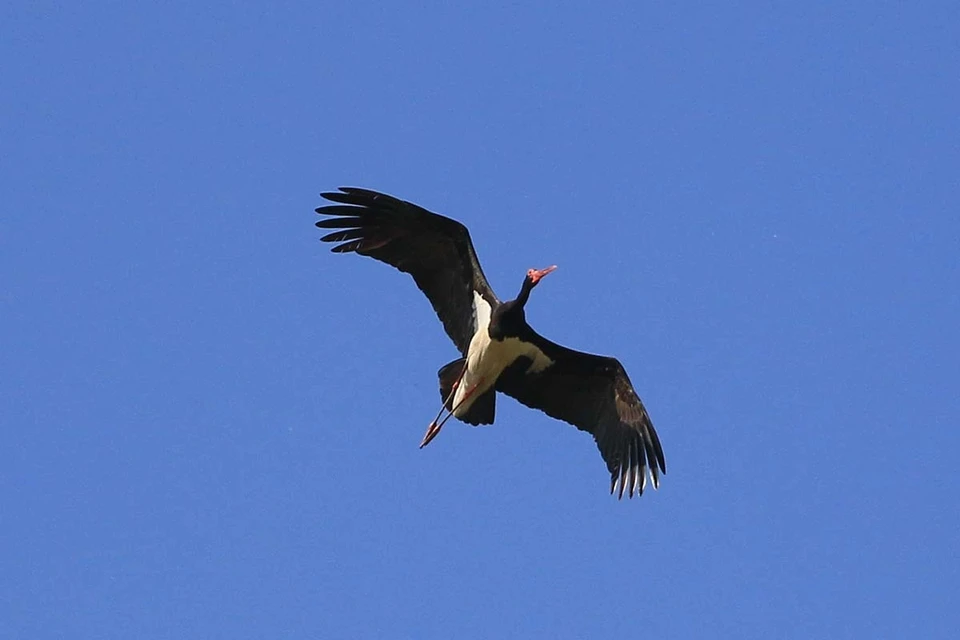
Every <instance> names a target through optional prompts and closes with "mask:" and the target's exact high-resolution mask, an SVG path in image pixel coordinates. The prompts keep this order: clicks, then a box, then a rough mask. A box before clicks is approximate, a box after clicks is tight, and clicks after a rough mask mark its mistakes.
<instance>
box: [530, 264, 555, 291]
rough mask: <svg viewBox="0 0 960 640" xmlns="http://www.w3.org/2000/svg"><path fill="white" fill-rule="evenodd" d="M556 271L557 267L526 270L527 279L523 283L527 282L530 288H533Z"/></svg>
mask: <svg viewBox="0 0 960 640" xmlns="http://www.w3.org/2000/svg"><path fill="white" fill-rule="evenodd" d="M556 269H557V265H553V266H552V267H547V268H546V269H527V278H526V281H525V282H529V283H530V287H531V288H533V287H535V286H537V284H539V282H540V281H541V280H542V279H543V277H544V276H546V275H547V274H550V273H553V272H554V271H555V270H556Z"/></svg>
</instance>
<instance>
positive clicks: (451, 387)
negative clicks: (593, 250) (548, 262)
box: [317, 187, 666, 497]
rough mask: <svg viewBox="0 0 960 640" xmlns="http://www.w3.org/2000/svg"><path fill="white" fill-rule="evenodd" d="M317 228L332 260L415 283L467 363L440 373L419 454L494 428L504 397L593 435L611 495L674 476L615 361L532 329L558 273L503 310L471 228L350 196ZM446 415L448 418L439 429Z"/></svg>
mask: <svg viewBox="0 0 960 640" xmlns="http://www.w3.org/2000/svg"><path fill="white" fill-rule="evenodd" d="M323 197H324V198H326V199H328V200H331V201H333V202H337V203H342V204H336V205H328V206H324V207H320V208H318V209H317V213H320V214H323V215H329V216H333V217H331V218H328V219H325V220H321V221H320V222H318V223H317V226H318V227H321V228H333V229H341V231H335V232H333V233H330V234H328V235H326V236H324V237H323V238H322V240H324V241H327V242H342V244H339V245H338V246H336V247H334V248H333V251H334V252H337V253H344V252H350V251H353V252H356V253H359V254H361V255H368V256H370V257H373V258H375V259H377V260H380V261H382V262H386V263H387V264H390V265H393V266H394V267H396V268H397V269H399V270H401V271H405V272H407V273H410V275H411V276H413V278H414V281H415V282H416V283H417V286H418V287H419V288H420V289H421V290H422V291H423V292H424V293H425V294H426V296H427V298H428V299H429V300H430V302H431V304H432V305H433V308H434V310H435V311H436V312H437V315H438V316H439V317H440V320H441V321H442V323H443V325H444V328H445V329H446V331H447V334H448V335H449V336H450V338H451V339H452V340H453V342H454V344H456V345H457V348H458V349H459V350H460V353H461V355H462V357H461V358H459V359H457V360H454V361H453V362H450V363H448V364H447V365H445V366H444V367H442V368H441V369H440V371H439V378H440V395H441V399H442V403H443V404H442V406H441V410H440V414H438V415H437V418H436V419H435V420H433V421H432V422H431V423H430V426H429V427H428V429H427V433H426V435H425V436H424V439H423V442H422V443H421V445H420V446H421V447H423V446H425V445H426V444H428V443H429V442H430V441H431V440H432V439H433V438H434V437H436V435H437V434H438V433H439V432H440V428H441V427H442V426H443V425H444V423H445V422H446V421H447V420H448V419H449V418H450V417H451V416H453V417H456V418H457V419H459V420H461V421H463V422H466V423H468V424H473V425H478V424H492V423H493V419H494V412H495V405H496V392H498V391H499V392H502V393H506V394H507V395H510V396H513V397H514V398H516V399H517V400H518V401H520V402H521V403H523V404H525V405H527V406H529V407H532V408H536V409H540V410H542V411H543V412H544V413H546V414H547V415H550V416H552V417H554V418H558V419H560V420H564V421H566V422H569V423H570V424H573V425H574V426H576V427H577V428H579V429H581V430H584V431H588V432H590V433H592V434H593V436H594V439H595V440H596V442H597V446H598V448H599V449H600V453H601V455H602V456H603V458H604V460H605V461H606V463H607V468H608V470H609V471H610V473H611V486H610V490H611V492H613V491H614V489H615V488H616V487H617V486H618V485H619V487H620V492H619V495H620V497H622V496H623V494H624V492H625V491H626V492H627V493H628V495H629V496H630V497H632V496H633V495H634V493H636V494H637V495H639V494H641V493H642V492H643V489H644V487H645V486H646V483H647V475H648V472H649V476H650V478H651V479H652V481H653V485H654V487H656V486H658V485H659V474H660V473H661V472H663V473H665V472H666V465H665V463H664V458H663V451H662V449H661V446H660V441H659V438H658V437H657V433H656V431H654V429H653V425H652V424H651V423H650V419H649V416H648V415H647V412H646V410H645V409H644V407H643V404H642V403H641V402H640V399H639V398H638V397H637V395H636V393H635V392H634V390H633V385H632V384H631V383H630V380H629V378H628V377H627V374H626V371H624V369H623V366H622V365H621V364H620V362H619V361H617V360H616V359H614V358H608V357H604V356H596V355H592V354H587V353H582V352H579V351H573V350H571V349H568V348H566V347H562V346H560V345H558V344H555V343H553V342H551V341H549V340H547V339H546V338H544V337H542V336H540V335H539V334H537V333H536V332H535V331H534V330H533V329H532V328H531V327H530V326H529V325H528V324H527V322H526V318H525V315H524V306H525V305H526V303H527V300H528V299H529V296H530V292H531V291H532V290H533V288H534V287H535V286H537V284H538V283H539V282H540V280H541V279H542V278H543V277H545V276H546V275H547V274H549V273H551V272H552V271H553V270H554V269H555V268H556V267H549V268H547V269H541V270H537V269H530V270H529V271H528V272H527V275H526V277H525V278H524V280H523V285H522V286H521V289H520V294H519V295H518V296H517V298H516V299H514V300H510V301H508V302H501V301H500V300H499V299H498V298H497V296H496V295H495V294H494V293H493V290H492V289H491V288H490V286H489V284H488V283H487V281H486V278H485V277H484V275H483V271H482V269H481V268H480V264H479V261H478V260H477V257H476V252H475V251H474V248H473V243H472V242H471V241H470V236H469V233H468V232H467V230H466V228H465V227H464V226H463V225H462V224H460V223H459V222H456V221H454V220H451V219H449V218H445V217H443V216H439V215H437V214H435V213H431V212H429V211H427V210H426V209H422V208H420V207H418V206H416V205H413V204H410V203H408V202H404V201H402V200H398V199H396V198H393V197H391V196H387V195H385V194H382V193H378V192H375V191H369V190H366V189H357V188H353V187H345V188H342V189H340V191H339V192H332V193H324V194H323ZM444 411H446V412H447V413H448V415H447V416H446V417H445V418H444V419H443V420H441V419H440V416H441V415H442V414H443V412H444Z"/></svg>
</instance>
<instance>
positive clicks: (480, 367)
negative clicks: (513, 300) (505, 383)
mask: <svg viewBox="0 0 960 640" xmlns="http://www.w3.org/2000/svg"><path fill="white" fill-rule="evenodd" d="M520 357H527V358H530V361H531V364H530V367H529V369H528V371H533V372H537V371H542V370H543V369H546V368H547V367H549V366H550V365H551V364H553V360H551V359H550V358H548V357H547V356H546V355H545V354H544V353H543V352H542V351H540V349H537V348H536V347H535V346H533V345H532V344H529V343H526V342H521V341H520V340H518V339H516V338H506V339H504V340H491V339H490V335H489V334H488V333H487V327H486V326H485V325H481V326H480V329H479V330H478V331H477V332H476V333H475V334H474V335H473V339H472V340H471V341H470V348H469V350H468V351H467V371H466V373H464V374H463V380H461V381H460V385H459V386H458V387H457V392H456V393H455V394H454V397H453V406H454V407H457V409H456V410H455V411H454V412H453V415H455V416H457V417H460V416H462V415H463V414H465V413H466V412H467V411H468V410H469V409H470V405H472V404H473V401H474V400H475V399H476V398H477V397H478V396H480V395H482V394H483V393H484V392H485V391H488V390H489V389H490V387H492V386H493V385H494V383H496V381H497V378H498V377H499V376H500V374H501V373H503V370H504V369H506V368H507V367H508V366H510V365H511V364H512V363H513V361H514V360H516V359H517V358H520ZM471 389H473V390H472V391H470V397H469V398H467V399H466V400H464V398H463V397H464V395H465V394H466V393H467V392H468V391H469V390H471ZM461 401H462V404H461ZM457 405H459V406H457Z"/></svg>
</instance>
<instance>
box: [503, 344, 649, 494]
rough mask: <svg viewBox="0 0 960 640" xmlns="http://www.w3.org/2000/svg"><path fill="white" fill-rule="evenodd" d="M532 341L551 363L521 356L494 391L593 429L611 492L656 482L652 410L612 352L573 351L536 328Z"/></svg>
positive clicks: (630, 490)
mask: <svg viewBox="0 0 960 640" xmlns="http://www.w3.org/2000/svg"><path fill="white" fill-rule="evenodd" d="M533 342H534V344H536V345H537V347H538V348H540V350H541V351H543V352H544V354H545V355H546V356H547V357H549V358H550V359H551V360H553V364H551V365H550V366H548V367H546V368H544V369H542V370H540V371H537V372H533V371H529V370H528V367H529V364H530V360H529V359H527V358H520V359H519V360H518V361H516V362H515V363H513V364H512V365H511V366H510V367H508V368H507V369H506V370H505V371H504V372H503V373H502V374H501V375H500V378H499V379H498V380H497V391H502V392H503V393H505V394H507V395H508V396H512V397H513V398H516V399H517V400H519V401H520V402H521V403H523V404H525V405H527V406H528V407H531V408H533V409H539V410H541V411H543V412H544V413H546V414H547V415H549V416H551V417H554V418H557V419H559V420H563V421H565V422H569V423H570V424H572V425H574V426H575V427H577V428H578V429H581V430H582V431H587V432H589V433H591V434H593V437H594V439H595V440H596V442H597V448H599V449H600V455H601V456H602V457H603V460H604V461H605V462H606V463H607V469H608V470H609V471H610V493H613V492H614V490H615V489H616V488H617V487H618V486H619V497H620V498H622V497H623V494H624V491H626V492H627V493H628V495H629V496H630V497H631V498H632V497H633V494H634V493H636V494H637V495H638V496H639V495H642V494H643V490H644V488H646V485H647V476H648V474H649V477H650V479H651V480H652V482H653V486H654V488H657V487H658V486H659V485H660V473H666V472H667V467H666V462H665V461H664V458H663V449H662V448H661V446H660V439H659V438H658V437H657V432H656V431H655V430H654V429H653V423H651V422H650V416H648V415H647V410H646V409H645V408H644V407H643V403H642V402H640V398H639V397H638V396H637V393H636V392H635V391H634V389H633V385H632V384H631V383H630V378H628V377H627V372H626V371H625V370H624V369H623V365H621V364H620V362H619V361H618V360H617V359H615V358H608V357H604V356H597V355H593V354H589V353H582V352H580V351H574V350H573V349H568V348H566V347H563V346H560V345H558V344H555V343H553V342H550V341H549V340H547V339H546V338H543V337H542V336H539V335H536V334H534V336H533Z"/></svg>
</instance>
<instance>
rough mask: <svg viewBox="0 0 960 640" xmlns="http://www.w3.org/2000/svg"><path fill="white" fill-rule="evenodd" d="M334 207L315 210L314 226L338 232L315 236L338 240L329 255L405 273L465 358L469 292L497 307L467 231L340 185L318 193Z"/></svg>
mask: <svg viewBox="0 0 960 640" xmlns="http://www.w3.org/2000/svg"><path fill="white" fill-rule="evenodd" d="M321 195H322V196H323V197H324V198H326V199H327V200H330V201H332V202H337V203H340V204H335V205H328V206H324V207H320V208H318V209H317V213H319V214H320V215H326V216H332V217H330V218H325V219H323V220H321V221H319V222H317V226H318V227H320V228H321V229H339V230H338V231H334V232H333V233H329V234H327V235H325V236H323V237H322V238H321V240H323V241H324V242H342V243H343V244H338V245H337V246H335V247H334V248H333V249H332V250H333V251H334V252H335V253H346V252H350V251H353V252H356V253H359V254H360V255H363V256H370V257H371V258H375V259H376V260H380V261H381V262H385V263H387V264H389V265H391V266H394V267H396V268H397V269H399V270H400V271H403V272H406V273H409V274H410V275H411V276H413V279H414V281H415V282H416V283H417V286H418V287H420V290H421V291H423V293H424V294H425V295H426V296H427V298H428V299H429V300H430V303H431V304H432V305H433V309H434V311H436V313H437V315H438V316H439V317H440V321H441V322H442V323H443V328H444V329H445V330H446V332H447V335H448V336H450V339H451V340H453V342H454V344H456V345H457V348H458V349H459V350H460V353H462V354H464V355H466V353H467V348H468V347H469V346H470V339H471V338H472V337H473V334H474V332H475V331H476V312H475V309H474V298H473V293H474V291H476V292H477V293H479V294H480V295H481V296H482V297H483V298H484V300H486V301H487V304H489V305H490V306H491V307H495V306H496V305H497V304H499V300H497V297H496V295H495V294H494V293H493V290H492V289H491V288H490V285H489V284H488V283H487V279H486V277H485V276H484V275H483V270H482V269H481V268H480V262H479V261H478V260H477V254H476V252H475V251H474V249H473V242H471V240H470V233H469V232H468V231H467V228H466V227H465V226H463V225H462V224H460V223H459V222H457V221H456V220H451V219H450V218H445V217H443V216H440V215H437V214H435V213H431V212H430V211H427V210H426V209H424V208H422V207H418V206H417V205H415V204H411V203H409V202H405V201H403V200H398V199H397V198H394V197H392V196H388V195H386V194H383V193H378V192H376V191H369V190H367V189H359V188H356V187H341V188H340V191H338V192H331V193H323V194H321Z"/></svg>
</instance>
